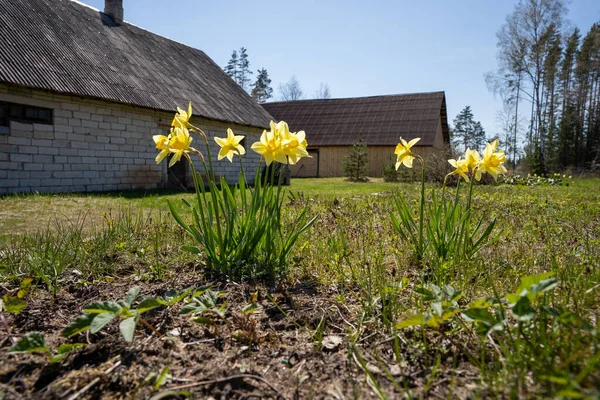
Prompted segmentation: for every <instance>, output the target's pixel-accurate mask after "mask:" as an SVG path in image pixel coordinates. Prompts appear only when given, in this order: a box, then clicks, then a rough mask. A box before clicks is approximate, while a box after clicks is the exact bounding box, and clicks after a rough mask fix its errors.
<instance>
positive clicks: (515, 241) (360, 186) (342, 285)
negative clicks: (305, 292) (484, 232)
mask: <svg viewBox="0 0 600 400" xmlns="http://www.w3.org/2000/svg"><path fill="white" fill-rule="evenodd" d="M287 190H289V192H290V195H289V198H287V199H286V201H284V218H291V217H292V216H293V215H294V212H295V210H297V209H298V207H299V205H300V204H302V203H303V202H305V201H306V202H307V204H308V207H309V211H308V215H309V216H313V215H319V218H318V220H317V222H316V223H315V224H314V225H313V226H312V228H310V231H309V232H308V233H307V234H306V235H305V236H303V237H302V238H301V239H300V242H299V243H298V246H297V252H296V254H295V257H294V263H293V265H292V268H291V271H292V272H291V275H290V276H289V278H288V280H287V282H284V284H285V283H294V282H298V281H300V282H306V281H310V282H313V283H315V284H317V285H319V286H322V287H328V286H334V287H336V288H337V289H336V290H337V293H338V294H337V298H338V300H339V302H340V305H341V304H344V303H345V302H355V303H357V304H359V305H360V306H359V308H358V309H357V310H356V312H355V313H353V318H352V319H351V320H349V321H347V323H348V326H347V327H346V328H347V330H348V332H349V340H350V346H349V347H348V356H349V357H351V358H354V357H355V358H356V360H357V362H358V364H359V365H361V368H363V369H364V370H365V374H367V376H371V375H370V374H371V373H370V372H369V369H368V368H367V366H368V365H376V366H378V368H379V369H380V370H382V371H384V372H385V371H386V368H388V369H389V368H392V366H394V365H396V366H400V367H401V366H402V365H406V364H407V363H408V364H410V363H416V364H418V365H420V366H421V368H423V370H425V371H427V372H426V373H428V374H430V375H429V376H430V377H431V379H432V380H433V379H435V377H436V374H438V373H441V372H444V371H445V372H444V373H446V374H447V375H448V374H449V375H448V376H450V375H452V374H455V375H456V374H460V372H458V371H459V370H461V369H465V368H467V369H475V370H477V371H478V373H479V375H480V377H481V378H480V380H479V381H478V385H477V387H475V388H471V389H470V390H471V391H470V393H475V394H476V396H477V397H502V398H504V397H515V398H516V397H554V396H556V395H557V393H560V394H561V395H562V396H564V397H574V396H584V397H585V396H598V395H599V393H598V391H597V390H596V389H595V388H597V387H599V385H600V372H599V371H600V355H599V354H600V336H599V333H598V328H597V319H598V316H600V267H599V266H600V180H599V179H586V180H583V179H582V180H575V181H573V182H572V183H571V184H570V185H569V186H535V187H521V186H509V185H489V186H476V187H475V189H474V196H473V207H474V209H473V213H474V215H475V216H476V217H477V218H479V217H484V220H485V221H491V220H492V219H493V218H497V225H496V229H497V230H496V232H498V233H500V235H499V236H498V239H497V240H495V241H493V242H491V243H488V245H487V246H486V247H485V248H484V249H482V250H481V251H480V252H479V253H477V254H476V255H475V256H474V257H473V258H472V259H471V260H468V261H461V262H460V263H456V262H452V260H450V261H447V262H444V263H439V262H438V261H437V260H436V259H435V258H433V255H432V254H428V255H427V257H429V258H428V263H425V265H426V266H425V267H418V266H417V264H416V263H415V262H414V260H413V258H412V255H411V251H410V250H409V246H408V244H407V243H405V242H403V240H402V239H401V237H400V235H399V234H398V232H395V231H394V229H393V228H392V226H391V223H390V212H392V211H393V202H392V193H393V192H395V191H397V192H399V193H400V195H401V196H403V198H404V199H405V201H406V202H407V204H408V205H409V207H411V208H412V209H413V210H414V215H415V216H416V215H417V207H418V199H419V186H418V184H395V183H385V182H382V181H380V180H373V181H371V182H368V183H351V182H346V181H344V180H343V179H340V178H328V179H293V180H292V184H291V186H290V187H289V188H287ZM431 190H439V187H437V186H435V185H433V184H431V185H428V186H427V192H428V195H427V196H428V198H429V196H430V195H429V192H430V191H431ZM450 192H452V190H450ZM181 198H186V199H191V198H192V194H191V193H190V194H182V193H161V192H150V193H142V192H135V193H123V194H89V195H88V194H86V195H52V196H50V195H31V196H7V197H4V198H2V199H0V206H1V207H0V209H1V210H2V212H1V213H0V231H1V232H2V233H3V234H4V239H3V242H1V243H3V249H2V251H1V252H0V276H1V278H2V280H4V281H8V282H11V283H13V284H17V283H18V282H19V280H20V279H21V278H23V277H26V276H33V277H35V278H36V283H37V285H38V286H39V287H42V288H43V287H46V288H47V289H49V290H50V291H51V292H53V293H56V292H59V291H60V290H61V289H62V288H63V287H64V286H65V285H66V284H67V283H68V282H70V281H72V280H73V279H77V280H80V281H84V282H88V283H91V282H94V281H95V280H98V279H105V278H106V277H111V278H112V277H118V276H121V275H123V274H124V273H125V272H127V273H131V272H135V273H136V274H137V275H138V276H140V277H141V278H144V277H147V278H152V279H158V280H167V279H171V278H173V279H174V278H175V277H176V275H177V273H178V271H180V270H182V269H184V268H187V270H188V271H189V267H190V266H192V269H193V270H194V269H195V270H196V271H198V273H201V271H202V267H201V265H202V260H201V259H197V258H195V257H193V256H192V255H190V254H187V253H185V252H183V251H182V250H180V248H181V246H182V245H184V244H188V241H189V239H188V238H187V237H186V236H185V235H184V234H183V233H182V231H181V230H180V229H178V227H177V226H176V224H175V222H174V221H173V220H172V219H171V217H170V215H169V214H168V210H167V200H171V201H174V202H176V204H179V202H178V200H179V199H181ZM179 210H181V211H183V208H179ZM74 269H76V270H77V273H76V278H73V270H74ZM541 273H551V274H552V275H553V277H554V278H555V279H557V280H558V281H559V283H558V285H557V287H556V288H554V289H552V290H549V291H548V292H544V294H543V295H541V296H539V297H536V298H535V299H532V300H531V309H532V310H533V311H531V312H532V314H531V315H533V316H532V317H531V318H530V319H528V320H525V319H524V320H522V321H519V320H518V319H517V318H515V315H517V314H514V315H513V313H514V311H510V310H509V308H506V307H507V304H508V303H507V300H506V297H505V295H507V294H511V293H514V292H515V290H516V289H517V287H519V284H520V282H521V279H523V278H524V277H527V276H531V275H536V274H541ZM432 285H436V286H437V287H439V288H442V292H443V293H442V292H441V293H440V294H437V295H436V296H438V297H439V298H428V297H427V296H425V295H424V294H423V293H425V289H426V290H428V291H433V292H435V290H434V286H432ZM445 287H446V289H444V288H445ZM450 287H451V289H450ZM455 292H456V293H458V292H460V295H457V297H456V298H453V297H452V296H450V295H449V294H448V293H455ZM444 296H446V297H444ZM448 296H450V297H448ZM489 296H492V297H497V298H498V299H500V300H502V302H503V303H498V304H496V305H495V306H493V307H492V306H489V310H496V311H498V312H505V313H508V314H509V318H508V319H506V320H505V322H504V325H503V327H502V329H500V328H499V330H498V331H496V332H493V333H491V334H490V335H489V336H483V337H480V336H478V333H477V332H475V325H473V326H471V325H469V324H470V322H469V321H467V320H465V319H464V318H462V317H460V315H461V314H457V315H458V316H457V317H456V318H454V317H453V318H451V319H448V320H445V321H444V322H442V323H441V324H439V325H438V326H425V325H423V324H417V325H416V326H412V327H408V328H399V327H398V326H397V323H398V322H399V321H403V320H405V319H406V318H408V317H409V316H411V315H430V314H431V313H432V312H433V313H435V312H437V311H436V310H438V309H439V310H450V309H452V307H454V308H456V309H461V310H465V309H466V308H467V307H469V304H474V303H473V302H474V301H475V300H477V299H481V298H486V297H489ZM494 307H496V308H494ZM432 310H433V311H432ZM519 312H521V311H519ZM428 313H429V314H428ZM315 318H316V320H319V316H315ZM319 329H325V328H323V326H320V328H319ZM321 333H322V332H321ZM372 337H377V338H378V339H379V340H383V343H385V345H379V346H370V345H369V343H371V342H373V343H374V341H373V340H371V339H370V338H372ZM383 374H384V375H386V374H385V373H383ZM388 375H389V376H388ZM386 376H387V378H384V379H382V378H380V377H379V378H377V377H375V376H371V377H370V378H369V379H370V380H371V384H372V385H374V387H379V388H380V389H378V390H381V392H382V394H383V395H384V396H391V395H390V393H393V391H394V390H396V393H397V392H398V391H405V392H406V393H408V395H409V396H410V394H411V393H412V392H411V390H412V389H411V388H410V387H408V386H409V384H408V382H407V381H402V379H400V378H396V377H394V376H392V375H391V374H387V375H386ZM457 382H458V381H457V380H452V379H450V380H449V383H448V385H449V387H450V389H449V390H451V391H452V390H454V389H455V387H454V386H456V389H459V386H460V384H459V383H457ZM453 385H454V386H453ZM561 391H562V392H561ZM385 393H387V395H386V394H385ZM392 397H393V396H392Z"/></svg>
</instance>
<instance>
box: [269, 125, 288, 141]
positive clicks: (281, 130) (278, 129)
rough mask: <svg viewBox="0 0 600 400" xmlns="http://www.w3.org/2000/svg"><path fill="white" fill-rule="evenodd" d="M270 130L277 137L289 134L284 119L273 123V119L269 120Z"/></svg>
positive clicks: (280, 137)
mask: <svg viewBox="0 0 600 400" xmlns="http://www.w3.org/2000/svg"><path fill="white" fill-rule="evenodd" d="M270 125H271V132H273V135H274V136H275V137H276V138H278V139H284V138H286V137H287V136H288V135H289V134H290V128H289V126H288V124H287V122H285V121H279V122H278V123H275V121H271V122H270Z"/></svg>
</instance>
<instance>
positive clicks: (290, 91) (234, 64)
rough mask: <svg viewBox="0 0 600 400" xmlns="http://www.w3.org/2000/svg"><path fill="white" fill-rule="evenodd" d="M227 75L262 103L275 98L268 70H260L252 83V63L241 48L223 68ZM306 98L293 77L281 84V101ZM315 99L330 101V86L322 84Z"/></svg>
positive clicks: (314, 96) (315, 94)
mask: <svg viewBox="0 0 600 400" xmlns="http://www.w3.org/2000/svg"><path fill="white" fill-rule="evenodd" d="M223 70H224V71H225V73H226V74H227V75H229V76H230V77H231V78H232V79H233V80H234V81H235V82H236V83H237V84H238V85H240V87H241V88H242V89H244V90H245V91H246V92H248V94H250V96H252V98H253V99H254V100H256V101H258V102H260V103H264V102H265V101H267V100H269V99H271V98H273V88H272V87H271V79H270V78H269V73H268V72H267V70H266V68H261V69H258V70H257V71H256V72H257V74H256V80H255V81H254V82H252V78H251V75H253V72H252V70H250V61H249V59H248V51H247V50H246V48H244V47H241V48H240V49H239V50H234V51H233V52H232V53H231V58H230V59H229V62H228V63H227V65H226V66H225V68H223ZM304 98H305V95H304V91H303V90H302V87H301V85H300V82H299V81H298V78H296V75H292V77H291V78H290V79H289V81H287V82H286V83H280V84H279V99H280V100H283V101H292V100H302V99H304ZM313 98H314V99H329V98H331V89H330V87H329V85H328V84H326V83H321V85H320V86H319V89H318V90H317V91H316V92H315V93H314V95H313Z"/></svg>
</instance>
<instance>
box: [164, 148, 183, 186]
mask: <svg viewBox="0 0 600 400" xmlns="http://www.w3.org/2000/svg"><path fill="white" fill-rule="evenodd" d="M171 157H173V156H172V155H170V156H169V157H168V160H169V161H171ZM167 177H168V179H167V187H168V188H169V189H187V163H186V162H185V160H181V161H179V162H176V163H175V165H173V166H172V167H170V168H168V169H167Z"/></svg>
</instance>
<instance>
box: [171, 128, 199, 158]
mask: <svg viewBox="0 0 600 400" xmlns="http://www.w3.org/2000/svg"><path fill="white" fill-rule="evenodd" d="M191 143H192V137H191V136H190V132H189V131H188V130H187V128H186V127H183V126H175V127H173V128H171V134H170V135H169V144H168V147H169V151H170V152H171V153H173V157H172V158H171V162H169V167H172V166H173V165H174V164H175V163H176V162H177V161H179V160H181V156H183V155H184V154H186V153H188V152H190V151H193V149H192V148H191V147H190V144H191Z"/></svg>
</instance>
